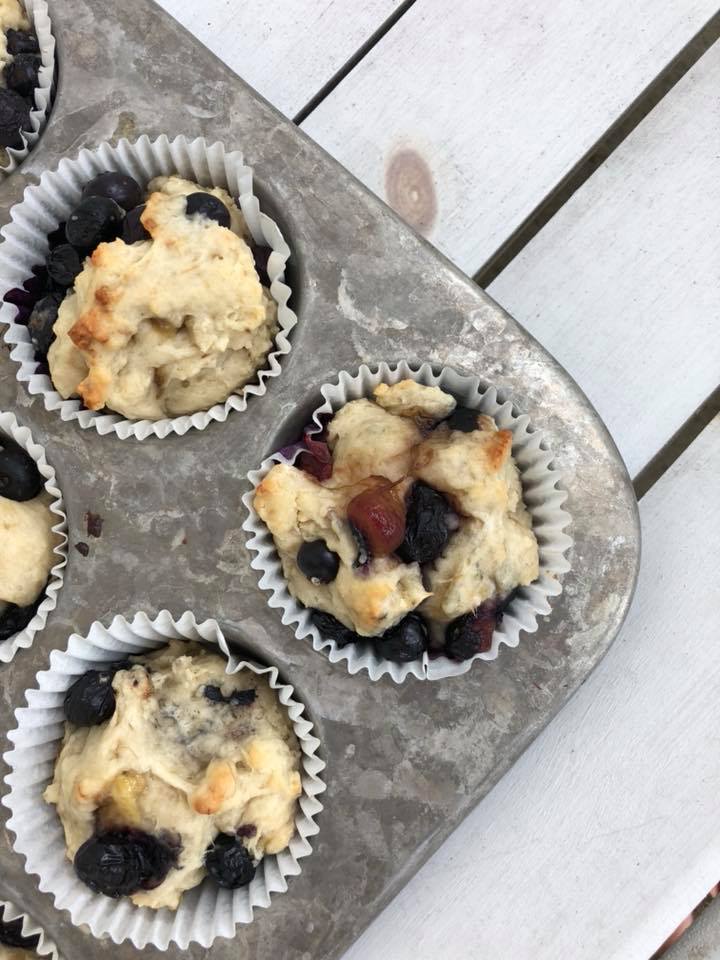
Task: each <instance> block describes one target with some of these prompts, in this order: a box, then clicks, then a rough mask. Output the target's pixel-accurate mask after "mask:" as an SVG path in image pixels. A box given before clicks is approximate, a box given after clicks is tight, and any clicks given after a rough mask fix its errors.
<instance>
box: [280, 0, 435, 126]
mask: <svg viewBox="0 0 720 960" xmlns="http://www.w3.org/2000/svg"><path fill="white" fill-rule="evenodd" d="M415 2H416V0H403V2H402V3H401V4H400V5H399V6H398V7H397V8H396V9H395V10H393V12H392V13H391V14H390V16H389V17H387V19H386V20H385V21H384V22H383V23H381V24H380V26H379V27H378V28H377V30H376V31H375V32H374V33H372V34H370V36H369V37H368V38H367V40H366V41H365V43H363V44H362V45H361V46H359V47H358V48H357V50H356V51H355V53H354V54H353V55H352V56H351V57H349V58H348V59H347V60H346V62H345V63H344V64H343V65H342V67H340V69H339V70H337V71H336V72H335V73H334V74H333V75H332V77H330V79H329V80H328V81H327V83H325V84H324V85H323V86H322V87H321V88H320V89H319V90H318V92H317V93H316V94H315V95H314V96H313V97H311V98H310V100H308V102H307V103H306V104H305V106H304V107H303V108H302V109H301V110H299V111H298V112H297V113H296V114H295V116H294V117H293V123H295V124H297V126H300V124H301V123H303V122H304V121H305V120H307V118H308V117H309V116H310V114H311V113H312V112H313V110H315V109H316V108H317V107H319V106H320V104H321V103H322V102H323V100H325V99H326V97H329V96H330V94H331V93H332V92H333V90H334V89H335V87H337V86H338V84H340V83H342V81H343V80H344V79H345V77H347V75H348V74H349V73H352V71H353V70H354V69H355V67H356V66H357V65H358V64H359V63H360V61H361V60H362V59H363V58H364V57H366V56H367V54H368V53H370V51H371V50H372V48H373V47H374V46H376V44H378V43H379V42H380V41H381V40H382V38H383V37H384V36H385V34H386V33H388V32H389V31H390V30H392V28H393V27H394V26H395V24H396V23H397V22H398V20H400V18H401V17H403V16H404V15H405V14H406V13H407V12H408V10H409V9H410V7H412V5H413V4H414V3H415Z"/></svg>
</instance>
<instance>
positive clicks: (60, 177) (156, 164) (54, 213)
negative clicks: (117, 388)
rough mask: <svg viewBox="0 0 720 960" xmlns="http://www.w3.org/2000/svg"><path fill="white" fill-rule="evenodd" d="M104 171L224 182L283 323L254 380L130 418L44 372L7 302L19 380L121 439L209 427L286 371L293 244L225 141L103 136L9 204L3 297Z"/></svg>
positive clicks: (3, 315)
mask: <svg viewBox="0 0 720 960" xmlns="http://www.w3.org/2000/svg"><path fill="white" fill-rule="evenodd" d="M104 170H119V171H121V172H123V173H128V174H130V175H131V176H133V177H135V178H136V179H137V180H138V181H139V182H140V183H141V185H145V184H147V183H148V181H150V180H152V178H153V177H157V176H161V175H168V174H173V173H177V174H179V175H180V176H182V177H185V178H187V179H188V180H193V181H195V182H196V183H199V184H201V185H203V186H219V187H224V188H226V189H227V191H228V192H229V193H230V196H232V197H234V198H236V199H237V201H238V203H239V206H240V210H241V212H242V215H243V217H244V218H245V221H246V223H247V225H248V228H249V230H250V232H251V234H252V237H253V240H254V241H255V242H256V243H258V244H260V245H263V246H267V247H270V248H271V249H272V253H271V254H270V257H269V261H268V267H267V272H268V276H269V277H270V281H271V283H270V294H271V296H272V297H273V299H274V300H275V302H276V303H277V307H278V326H279V331H278V333H277V335H276V336H275V342H274V345H273V348H272V349H271V351H270V353H269V354H268V356H267V359H266V360H265V363H264V366H263V367H262V368H261V369H260V370H258V371H257V372H256V374H255V379H254V380H253V381H251V382H250V383H248V384H246V385H245V386H244V387H242V388H241V389H240V390H239V391H238V392H237V393H232V394H231V395H230V396H229V397H228V398H227V400H225V401H224V402H223V403H216V404H215V405H214V406H212V407H210V409H209V410H203V411H199V412H198V413H193V414H189V415H185V416H181V417H173V418H165V419H162V420H127V419H125V418H123V417H122V416H120V415H119V414H116V413H104V412H102V411H93V410H85V409H83V408H82V406H81V403H80V400H78V399H70V400H63V398H62V397H61V396H60V394H59V393H58V392H57V391H56V390H55V388H54V386H53V383H52V381H51V379H50V377H49V376H47V375H46V374H44V373H39V372H38V363H37V362H36V360H35V351H34V349H33V346H32V344H31V342H30V335H29V334H28V330H27V327H25V326H24V325H22V324H18V323H15V316H16V307H14V306H12V305H11V304H8V303H3V305H2V307H1V308H0V322H2V323H5V324H7V329H6V330H5V332H4V335H3V336H4V339H5V341H6V343H8V344H9V345H10V347H11V353H10V357H11V359H12V360H14V361H15V362H16V363H17V364H18V365H19V369H18V372H17V379H18V380H19V381H20V382H21V383H26V384H27V388H28V390H29V392H30V393H31V394H36V393H39V394H42V398H43V401H44V403H45V406H46V408H47V409H48V410H57V411H58V412H59V414H60V416H61V418H62V419H63V420H76V421H77V422H78V423H79V424H80V426H81V427H84V428H87V427H94V428H95V429H96V430H97V431H98V433H101V434H106V433H111V432H115V433H116V434H117V435H118V436H119V437H120V438H121V439H123V440H124V439H126V438H127V437H135V438H136V439H138V440H144V439H145V438H146V437H150V436H156V437H166V436H168V434H171V433H177V434H181V435H182V434H184V433H186V432H187V431H188V430H189V429H190V428H191V427H195V428H196V429H198V430H204V429H205V427H207V426H208V424H209V423H212V422H213V421H214V420H218V421H221V422H224V421H225V420H226V419H227V417H228V415H229V414H230V411H231V410H239V411H241V410H245V408H246V407H247V404H248V399H249V398H250V397H251V396H262V395H263V394H264V393H265V392H266V390H267V386H266V381H267V380H270V379H272V378H273V377H277V376H279V375H280V372H281V369H280V359H281V358H282V357H284V356H285V355H286V354H288V353H289V352H290V349H291V343H290V340H289V334H290V331H291V330H292V328H293V327H294V326H295V324H296V323H297V317H296V316H295V313H294V312H293V311H292V310H291V309H290V307H289V306H288V300H289V298H290V294H291V290H290V287H288V286H287V284H286V283H285V282H284V279H285V264H286V263H287V261H288V258H289V257H290V248H289V246H288V245H287V243H286V242H285V240H284V239H283V236H282V233H281V232H280V228H279V227H278V226H277V224H276V223H275V222H274V221H273V220H271V219H270V217H268V216H266V215H265V214H264V213H261V212H260V204H259V201H258V199H257V197H256V196H255V195H254V193H253V185H252V170H251V168H250V167H247V166H245V164H244V163H243V159H242V154H241V153H239V152H238V151H232V152H230V153H227V152H226V151H225V147H224V146H223V144H221V143H213V144H212V145H210V146H208V145H207V144H206V142H205V140H204V139H202V138H200V139H197V140H187V139H186V138H185V137H176V138H175V139H174V140H172V141H171V140H168V138H167V137H166V136H161V137H159V138H158V139H157V140H152V141H151V140H150V139H149V138H148V137H146V136H142V137H140V139H139V140H137V141H136V142H135V143H130V142H129V141H127V140H121V141H120V142H119V143H118V144H117V146H111V145H110V144H107V143H104V144H102V145H101V146H100V147H99V148H98V149H97V150H93V151H90V150H81V151H80V153H79V155H78V157H77V159H75V160H68V159H63V160H61V161H60V164H59V165H58V168H57V169H56V170H52V171H48V172H46V173H44V174H43V175H42V176H41V178H40V182H39V183H38V184H37V186H31V187H27V189H26V190H25V193H24V195H23V199H22V201H21V203H18V204H16V206H14V207H13V208H12V209H11V211H10V218H11V219H10V223H8V224H7V225H6V226H5V227H4V228H3V229H2V230H0V236H2V237H3V238H4V243H2V245H0V296H1V295H4V294H5V293H7V291H8V290H11V289H13V288H14V287H21V286H22V284H23V282H24V281H25V280H27V279H28V278H29V277H30V276H31V271H32V267H33V266H35V265H36V264H41V263H44V262H45V257H46V256H47V252H48V239H47V238H48V234H49V233H50V232H51V231H53V230H54V229H55V228H56V227H57V225H58V223H61V222H62V221H63V220H65V219H66V218H67V217H68V215H69V213H70V211H71V210H72V208H73V207H74V206H75V205H76V204H77V202H78V201H79V199H80V194H81V191H82V188H83V187H84V186H85V184H86V183H87V182H88V181H89V180H91V179H92V178H93V177H94V176H96V175H97V174H98V173H101V172H102V171H104Z"/></svg>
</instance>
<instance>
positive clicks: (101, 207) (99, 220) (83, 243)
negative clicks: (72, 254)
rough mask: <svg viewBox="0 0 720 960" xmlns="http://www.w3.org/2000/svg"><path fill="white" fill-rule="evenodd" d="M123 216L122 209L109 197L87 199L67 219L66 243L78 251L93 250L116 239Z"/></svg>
mask: <svg viewBox="0 0 720 960" xmlns="http://www.w3.org/2000/svg"><path fill="white" fill-rule="evenodd" d="M123 216H124V213H123V210H122V207H120V206H118V204H117V203H115V201H114V200H111V199H110V198H109V197H87V198H86V199H85V200H81V201H80V203H79V204H78V205H77V207H75V209H74V210H73V212H72V213H71V214H70V216H69V217H68V219H67V223H66V224H65V236H66V238H67V242H68V243H70V244H72V245H73V247H77V248H78V249H79V250H93V249H94V248H95V247H96V246H97V245H98V244H99V243H103V242H106V241H109V240H114V239H115V238H116V237H117V235H118V234H119V232H120V226H121V224H122V220H123Z"/></svg>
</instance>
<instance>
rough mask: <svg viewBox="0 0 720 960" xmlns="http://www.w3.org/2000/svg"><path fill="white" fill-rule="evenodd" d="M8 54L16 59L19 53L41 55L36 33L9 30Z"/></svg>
mask: <svg viewBox="0 0 720 960" xmlns="http://www.w3.org/2000/svg"><path fill="white" fill-rule="evenodd" d="M5 36H6V38H7V52H8V53H11V54H12V55H13V56H14V57H16V56H17V55H18V54H19V53H40V44H39V43H38V39H37V37H36V36H35V34H34V33H28V32H27V31H25V30H13V29H12V28H11V29H10V30H8V32H7V33H6V34H5Z"/></svg>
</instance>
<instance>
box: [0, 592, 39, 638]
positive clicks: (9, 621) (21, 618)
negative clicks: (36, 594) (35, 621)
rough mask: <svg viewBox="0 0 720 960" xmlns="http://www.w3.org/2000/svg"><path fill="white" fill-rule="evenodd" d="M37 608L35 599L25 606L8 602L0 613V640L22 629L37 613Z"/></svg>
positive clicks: (12, 635)
mask: <svg viewBox="0 0 720 960" xmlns="http://www.w3.org/2000/svg"><path fill="white" fill-rule="evenodd" d="M37 608H38V603H37V601H36V602H35V603H31V604H30V605H29V606H27V607H18V606H16V605H15V604H14V603H9V604H8V605H7V606H6V607H5V609H4V610H3V611H2V613H0V640H8V639H9V638H10V637H14V636H15V634H16V633H20V631H21V630H24V629H25V627H26V626H27V625H28V624H29V623H30V621H31V620H32V618H33V617H34V616H35V614H36V613H37Z"/></svg>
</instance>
